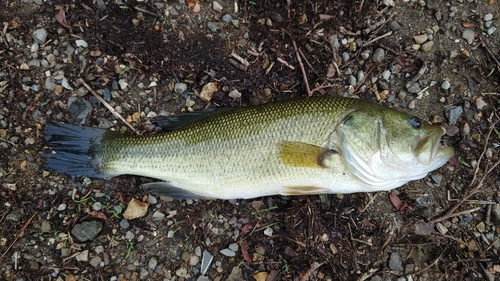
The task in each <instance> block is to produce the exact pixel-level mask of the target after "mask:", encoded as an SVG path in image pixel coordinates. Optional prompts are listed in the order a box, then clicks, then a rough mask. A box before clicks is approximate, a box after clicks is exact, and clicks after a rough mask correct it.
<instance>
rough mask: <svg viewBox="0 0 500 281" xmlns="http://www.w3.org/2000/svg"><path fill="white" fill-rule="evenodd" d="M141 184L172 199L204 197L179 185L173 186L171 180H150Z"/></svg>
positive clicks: (152, 191) (150, 190)
mask: <svg viewBox="0 0 500 281" xmlns="http://www.w3.org/2000/svg"><path fill="white" fill-rule="evenodd" d="M143 186H144V187H145V188H146V189H147V190H148V191H149V192H151V193H154V194H157V195H160V196H166V197H170V198H172V199H203V198H206V197H203V196H200V195H198V194H195V193H192V192H189V191H187V190H185V189H183V188H181V187H178V186H175V185H174V184H173V183H171V182H150V183H145V184H143Z"/></svg>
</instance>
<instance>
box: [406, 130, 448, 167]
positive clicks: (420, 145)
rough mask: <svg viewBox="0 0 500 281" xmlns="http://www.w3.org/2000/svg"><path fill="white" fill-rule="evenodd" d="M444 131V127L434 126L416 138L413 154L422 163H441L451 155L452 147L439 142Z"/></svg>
mask: <svg viewBox="0 0 500 281" xmlns="http://www.w3.org/2000/svg"><path fill="white" fill-rule="evenodd" d="M445 133H446V129H445V128H443V127H442V126H436V129H435V130H434V131H433V132H432V133H431V134H429V135H428V136H426V137H424V138H423V139H420V140H417V145H416V146H415V150H414V154H415V156H416V158H417V160H418V162H420V163H421V164H423V165H430V164H432V163H434V162H439V163H436V164H441V165H443V164H444V163H446V161H448V159H450V158H451V157H452V156H453V153H454V152H455V151H454V149H453V147H447V146H444V145H442V144H441V137H442V136H443V135H444V134H445Z"/></svg>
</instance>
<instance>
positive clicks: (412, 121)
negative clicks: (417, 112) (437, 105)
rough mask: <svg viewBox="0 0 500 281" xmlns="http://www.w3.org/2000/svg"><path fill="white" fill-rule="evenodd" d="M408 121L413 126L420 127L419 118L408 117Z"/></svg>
mask: <svg viewBox="0 0 500 281" xmlns="http://www.w3.org/2000/svg"><path fill="white" fill-rule="evenodd" d="M408 122H410V125H412V126H413V128H420V125H422V123H421V122H420V119H418V118H417V117H415V116H412V117H410V119H409V120H408Z"/></svg>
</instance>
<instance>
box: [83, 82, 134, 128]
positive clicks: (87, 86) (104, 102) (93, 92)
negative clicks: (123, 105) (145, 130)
mask: <svg viewBox="0 0 500 281" xmlns="http://www.w3.org/2000/svg"><path fill="white" fill-rule="evenodd" d="M80 82H82V84H83V86H85V88H87V90H89V91H90V92H91V93H92V94H93V95H94V96H95V97H96V99H98V100H99V101H100V102H101V103H102V104H104V106H105V107H106V108H107V109H108V110H109V111H110V112H111V113H112V114H113V115H114V116H116V118H118V119H120V120H122V122H123V123H125V124H126V125H127V126H128V127H129V128H130V129H132V131H133V132H135V128H134V127H132V125H130V123H129V122H127V120H125V118H123V116H121V115H120V113H118V112H116V111H115V109H114V108H112V107H111V105H109V103H107V102H106V101H105V100H104V99H103V98H101V96H99V94H98V93H96V91H94V89H92V88H91V87H90V86H89V85H88V84H87V83H85V81H83V79H80Z"/></svg>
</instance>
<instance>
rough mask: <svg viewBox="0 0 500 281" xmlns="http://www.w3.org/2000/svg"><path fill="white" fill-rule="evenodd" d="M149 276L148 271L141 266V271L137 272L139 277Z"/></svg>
mask: <svg viewBox="0 0 500 281" xmlns="http://www.w3.org/2000/svg"><path fill="white" fill-rule="evenodd" d="M148 276H149V271H148V270H147V269H145V268H144V267H143V268H141V271H140V272H139V279H141V280H144V279H146V278H147V277H148Z"/></svg>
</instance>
